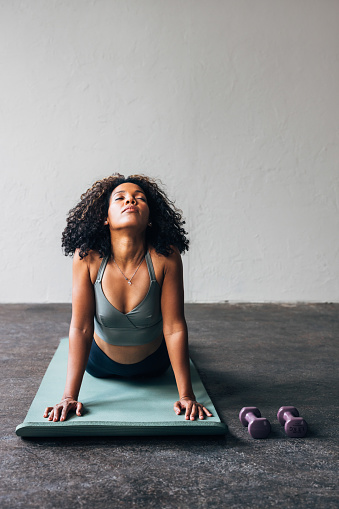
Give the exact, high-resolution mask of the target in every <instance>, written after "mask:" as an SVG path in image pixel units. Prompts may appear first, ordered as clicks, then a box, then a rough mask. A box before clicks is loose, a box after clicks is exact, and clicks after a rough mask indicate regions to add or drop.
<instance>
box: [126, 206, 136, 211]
mask: <svg viewBox="0 0 339 509" xmlns="http://www.w3.org/2000/svg"><path fill="white" fill-rule="evenodd" d="M122 212H137V208H136V207H131V206H129V207H126V208H125V209H124V210H123V211H122Z"/></svg>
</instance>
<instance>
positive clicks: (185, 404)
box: [174, 398, 212, 421]
mask: <svg viewBox="0 0 339 509" xmlns="http://www.w3.org/2000/svg"><path fill="white" fill-rule="evenodd" d="M182 410H186V413H185V419H186V420H187V421H188V420H191V421H194V420H195V418H196V417H198V416H199V419H204V418H205V414H206V415H207V417H212V414H211V412H210V411H209V410H207V408H206V407H204V406H203V405H202V404H201V403H198V402H197V401H195V400H194V399H189V398H180V400H179V401H176V402H175V403H174V411H175V413H176V414H177V415H180V413H181V411H182Z"/></svg>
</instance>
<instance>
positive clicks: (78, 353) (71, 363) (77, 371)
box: [44, 252, 95, 421]
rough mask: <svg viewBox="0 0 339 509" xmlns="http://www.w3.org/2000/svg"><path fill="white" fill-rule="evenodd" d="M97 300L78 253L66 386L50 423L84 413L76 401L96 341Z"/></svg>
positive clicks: (52, 409)
mask: <svg viewBox="0 0 339 509" xmlns="http://www.w3.org/2000/svg"><path fill="white" fill-rule="evenodd" d="M94 312H95V299H94V290H93V284H92V282H91V278H90V273H89V266H88V262H87V257H86V258H84V259H82V260H81V259H80V257H79V254H78V252H76V253H75V255H74V261H73V290H72V319H71V324H70V329H69V352H68V363H67V376H66V385H65V390H64V393H63V396H62V398H61V401H60V403H58V404H57V405H55V406H54V407H47V408H46V410H45V413H44V417H48V419H49V420H50V421H51V420H53V421H58V420H59V419H60V421H64V420H65V419H66V416H67V414H68V412H69V411H70V410H75V411H76V413H77V415H81V413H82V403H80V402H79V401H77V399H78V395H79V391H80V387H81V383H82V379H83V375H84V372H85V369H86V365H87V361H88V356H89V352H90V349H91V344H92V340H93V330H94V326H93V319H94Z"/></svg>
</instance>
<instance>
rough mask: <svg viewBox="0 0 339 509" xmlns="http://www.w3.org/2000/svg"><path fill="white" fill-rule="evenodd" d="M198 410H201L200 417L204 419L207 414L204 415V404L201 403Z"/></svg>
mask: <svg viewBox="0 0 339 509" xmlns="http://www.w3.org/2000/svg"><path fill="white" fill-rule="evenodd" d="M198 410H199V419H204V418H205V416H204V410H203V408H202V406H200V405H199V407H198Z"/></svg>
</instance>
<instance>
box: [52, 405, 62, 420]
mask: <svg viewBox="0 0 339 509" xmlns="http://www.w3.org/2000/svg"><path fill="white" fill-rule="evenodd" d="M62 408H63V407H61V408H60V407H58V406H56V407H55V408H54V417H53V421H54V422H56V421H58V420H59V418H60V412H61V409H62Z"/></svg>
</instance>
